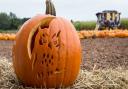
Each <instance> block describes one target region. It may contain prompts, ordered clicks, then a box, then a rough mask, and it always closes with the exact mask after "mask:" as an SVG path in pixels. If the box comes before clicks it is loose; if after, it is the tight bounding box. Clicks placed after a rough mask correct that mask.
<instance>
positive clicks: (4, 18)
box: [0, 13, 11, 29]
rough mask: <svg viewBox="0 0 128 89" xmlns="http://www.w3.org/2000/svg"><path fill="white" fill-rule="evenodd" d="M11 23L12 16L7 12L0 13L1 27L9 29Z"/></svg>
mask: <svg viewBox="0 0 128 89" xmlns="http://www.w3.org/2000/svg"><path fill="white" fill-rule="evenodd" d="M10 24H11V21H10V17H9V16H8V15H7V14H6V13H0V29H9V28H10Z"/></svg>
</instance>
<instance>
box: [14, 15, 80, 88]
mask: <svg viewBox="0 0 128 89" xmlns="http://www.w3.org/2000/svg"><path fill="white" fill-rule="evenodd" d="M80 62H81V45H80V40H79V37H78V35H77V32H76V31H75V28H74V26H73V25H72V24H71V22H70V21H68V20H66V19H63V18H61V17H56V16H53V15H37V16H35V17H33V18H31V19H30V20H28V21H27V22H25V23H24V24H23V26H22V27H21V28H20V30H19V31H18V33H17V34H16V38H15V44H14V46H13V65H14V69H15V73H16V75H17V77H18V79H19V80H20V81H21V82H22V83H23V84H24V85H27V86H33V87H47V88H50V87H52V88H59V87H67V86H69V85H71V84H73V82H74V81H75V80H76V77H77V75H78V73H79V69H80Z"/></svg>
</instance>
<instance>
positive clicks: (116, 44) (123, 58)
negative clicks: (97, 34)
mask: <svg viewBox="0 0 128 89" xmlns="http://www.w3.org/2000/svg"><path fill="white" fill-rule="evenodd" d="M81 44H82V51H83V58H82V61H83V62H82V65H81V66H82V68H83V67H84V68H86V69H87V70H92V69H93V68H94V66H95V69H108V68H112V69H115V68H117V67H122V68H124V69H128V38H95V39H92V38H88V39H82V40H81ZM12 45H13V41H0V57H6V58H7V59H9V61H10V62H11V61H12V52H11V50H12Z"/></svg>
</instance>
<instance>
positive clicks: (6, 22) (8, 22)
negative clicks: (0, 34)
mask: <svg viewBox="0 0 128 89" xmlns="http://www.w3.org/2000/svg"><path fill="white" fill-rule="evenodd" d="M28 19H29V18H18V17H17V16H16V14H14V13H12V12H10V13H9V14H7V13H5V12H1V13H0V29H2V30H16V29H18V28H19V27H20V26H21V25H22V24H23V23H24V22H25V21H27V20H28Z"/></svg>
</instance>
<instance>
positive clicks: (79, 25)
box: [73, 21, 96, 31]
mask: <svg viewBox="0 0 128 89" xmlns="http://www.w3.org/2000/svg"><path fill="white" fill-rule="evenodd" d="M73 24H74V26H75V28H76V29H77V30H78V31H80V30H83V29H86V30H94V29H95V26H96V22H95V21H87V22H86V21H76V22H74V23H73Z"/></svg>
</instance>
